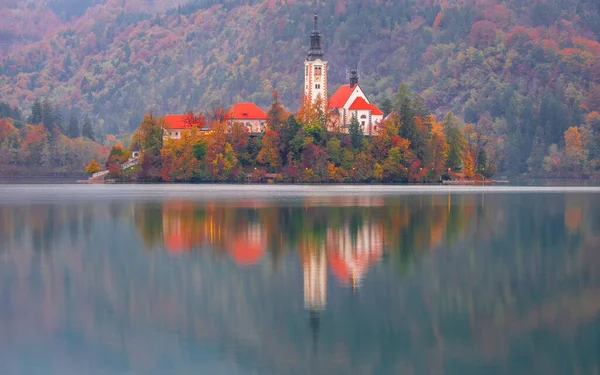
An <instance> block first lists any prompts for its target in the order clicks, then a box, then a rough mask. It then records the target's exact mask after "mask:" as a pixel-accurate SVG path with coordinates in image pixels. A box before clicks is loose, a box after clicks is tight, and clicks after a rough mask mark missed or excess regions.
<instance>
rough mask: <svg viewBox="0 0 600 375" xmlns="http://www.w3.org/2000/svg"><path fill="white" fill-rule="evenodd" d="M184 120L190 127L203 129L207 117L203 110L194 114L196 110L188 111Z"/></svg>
mask: <svg viewBox="0 0 600 375" xmlns="http://www.w3.org/2000/svg"><path fill="white" fill-rule="evenodd" d="M183 121H184V123H185V125H186V126H187V127H188V128H198V129H203V128H205V127H206V118H205V117H204V115H203V114H202V112H198V114H194V111H188V113H186V114H185V118H184V119H183Z"/></svg>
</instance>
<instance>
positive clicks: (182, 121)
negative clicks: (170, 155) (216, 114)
mask: <svg viewBox="0 0 600 375" xmlns="http://www.w3.org/2000/svg"><path fill="white" fill-rule="evenodd" d="M195 121H198V119H197V118H195V117H193V116H189V115H187V114H184V115H179V114H170V113H169V114H167V115H166V116H165V122H164V125H163V139H167V138H171V139H181V136H182V135H183V132H185V131H186V130H190V129H192V128H194V127H196V128H198V130H200V131H202V132H208V131H210V130H209V128H207V127H201V126H202V124H200V123H194V122H195Z"/></svg>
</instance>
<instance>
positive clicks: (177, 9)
mask: <svg viewBox="0 0 600 375" xmlns="http://www.w3.org/2000/svg"><path fill="white" fill-rule="evenodd" d="M75 4H76V5H75ZM1 7H4V9H0V15H1V16H0V18H2V17H4V19H1V21H2V22H0V25H1V26H0V36H1V38H0V40H1V41H2V42H1V43H0V51H2V52H0V53H2V55H1V61H0V101H6V102H8V103H9V104H11V105H13V106H18V107H20V108H22V109H25V110H26V109H28V108H29V107H30V105H31V103H32V102H33V101H34V100H35V99H36V98H39V97H46V96H48V97H50V98H51V100H53V101H54V102H55V103H56V104H58V105H59V106H61V107H63V108H66V109H67V110H71V109H73V110H74V111H76V112H90V113H93V115H94V116H96V118H97V119H98V120H99V121H98V124H99V126H100V127H103V128H104V129H108V128H109V127H111V126H113V125H116V126H117V127H118V128H119V129H121V130H130V129H133V128H134V127H135V126H137V125H139V123H140V120H141V118H142V115H143V113H144V112H146V111H153V112H155V113H157V114H162V113H167V112H171V113H172V112H183V111H186V110H188V109H193V110H205V109H210V108H211V107H214V106H216V105H218V104H221V105H225V106H227V105H230V104H231V103H233V102H235V101H240V100H251V101H255V102H256V103H257V104H259V105H261V106H263V107H266V106H268V105H269V103H270V102H271V92H272V90H273V89H277V90H278V92H279V97H280V99H281V101H282V103H283V104H285V105H286V106H287V107H288V108H289V109H291V110H295V109H296V108H297V107H298V106H299V105H300V100H301V92H302V89H301V88H302V71H303V70H302V66H303V65H302V64H303V60H304V58H305V56H306V53H307V50H308V35H309V32H310V30H311V28H312V19H311V16H312V13H313V12H314V11H315V10H316V11H317V12H318V13H319V16H320V19H321V21H320V27H321V31H322V33H323V44H324V50H325V56H326V58H327V59H328V60H329V62H330V70H329V77H330V82H329V85H330V91H332V90H335V89H336V88H337V86H338V85H339V84H342V83H344V82H345V81H346V70H347V69H349V68H351V67H355V66H358V68H359V70H360V72H361V86H363V88H364V89H365V91H366V92H367V93H368V94H370V97H371V99H372V100H373V101H374V102H376V103H378V104H381V103H382V102H383V100H384V99H385V98H391V97H392V96H393V93H394V92H395V91H396V89H397V87H398V85H399V83H400V82H407V83H408V84H409V87H410V88H411V89H412V90H413V91H414V92H415V93H417V94H420V95H421V96H422V97H423V99H424V100H425V103H426V104H427V106H428V107H429V108H430V109H431V110H433V111H434V112H436V113H438V114H442V113H445V112H447V111H450V110H452V111H454V112H455V113H457V114H459V115H461V116H462V117H463V118H464V119H465V121H467V122H471V123H474V124H478V125H479V126H481V127H484V128H485V127H487V128H489V131H490V132H494V133H495V134H496V135H497V137H498V142H499V143H500V144H501V146H502V150H503V164H502V167H503V169H505V170H509V171H514V172H523V171H525V170H526V169H527V166H528V165H527V163H526V161H527V160H528V159H530V157H532V156H534V155H533V152H534V151H535V148H536V147H538V148H540V150H543V152H542V151H540V153H541V157H542V158H543V155H545V153H546V150H547V149H548V146H549V145H550V144H552V143H558V144H559V145H560V144H561V143H562V142H563V133H564V131H565V130H567V129H568V128H569V127H571V126H577V125H580V124H583V123H584V122H585V117H586V116H587V114H588V113H590V112H592V111H599V110H600V44H599V43H598V39H600V3H599V2H598V1H596V0H531V1H522V0H506V1H499V0H396V1H383V0H372V1H364V0H336V1H328V2H318V3H317V2H300V1H293V0H287V1H286V0H265V1H254V0H225V1H216V0H192V1H189V2H186V1H184V0H171V1H166V2H165V1H157V0H153V1H151V0H85V1H77V2H74V1H73V0H50V1H41V0H40V1H27V2H25V1H18V0H9V1H7V2H5V4H4V5H2V6H0V8H1ZM49 10H51V12H49ZM598 130H600V129H598ZM536 142H537V143H536ZM532 150H533V151H532ZM534 159H535V160H533V161H532V163H534V164H535V163H537V165H534V167H536V168H541V160H539V158H537V159H536V158H534ZM538 161H539V163H538ZM532 169H535V168H533V167H532Z"/></svg>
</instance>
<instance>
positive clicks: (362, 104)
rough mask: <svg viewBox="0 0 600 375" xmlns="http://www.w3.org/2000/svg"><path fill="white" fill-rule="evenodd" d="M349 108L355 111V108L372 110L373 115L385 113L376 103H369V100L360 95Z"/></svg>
mask: <svg viewBox="0 0 600 375" xmlns="http://www.w3.org/2000/svg"><path fill="white" fill-rule="evenodd" d="M349 109H350V110H353V111H355V110H358V111H360V110H362V111H368V110H370V111H371V114H372V115H383V112H382V111H381V110H380V109H379V108H377V106H376V105H375V104H370V103H367V101H366V100H365V99H364V98H362V97H360V96H359V97H358V98H356V100H355V101H354V103H352V105H351V106H350V108H349Z"/></svg>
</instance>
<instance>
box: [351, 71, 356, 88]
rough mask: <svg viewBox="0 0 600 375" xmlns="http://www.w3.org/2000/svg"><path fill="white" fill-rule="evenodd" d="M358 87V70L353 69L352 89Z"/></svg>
mask: <svg viewBox="0 0 600 375" xmlns="http://www.w3.org/2000/svg"><path fill="white" fill-rule="evenodd" d="M356 85H358V71H357V70H356V69H352V70H351V71H350V87H354V86H356Z"/></svg>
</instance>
